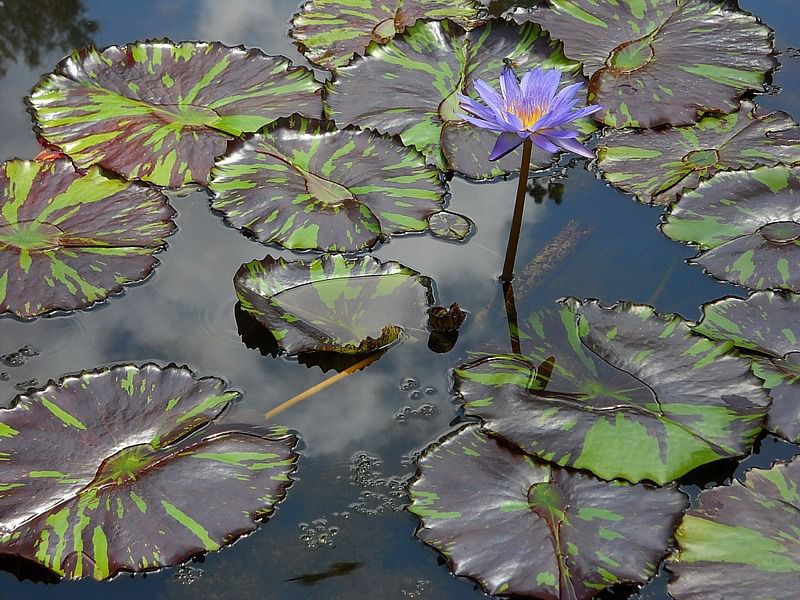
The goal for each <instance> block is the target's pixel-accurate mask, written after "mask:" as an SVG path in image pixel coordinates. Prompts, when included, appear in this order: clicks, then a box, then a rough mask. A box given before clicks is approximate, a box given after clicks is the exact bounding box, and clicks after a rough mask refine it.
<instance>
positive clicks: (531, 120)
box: [508, 103, 547, 129]
mask: <svg viewBox="0 0 800 600" xmlns="http://www.w3.org/2000/svg"><path fill="white" fill-rule="evenodd" d="M508 112H510V113H512V114H514V115H516V117H517V118H518V119H519V120H520V121H521V122H522V126H523V127H524V128H525V129H530V128H531V127H533V126H534V125H536V123H537V122H538V121H539V119H541V118H542V116H544V114H545V113H546V112H547V107H546V106H538V105H537V106H529V105H528V106H526V105H524V104H522V105H520V104H516V103H511V104H509V105H508Z"/></svg>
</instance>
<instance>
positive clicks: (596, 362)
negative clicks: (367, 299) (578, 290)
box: [455, 299, 769, 484]
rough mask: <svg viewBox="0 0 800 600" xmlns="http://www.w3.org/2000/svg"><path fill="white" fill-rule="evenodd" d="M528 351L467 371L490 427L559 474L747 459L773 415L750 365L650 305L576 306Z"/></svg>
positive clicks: (464, 391) (543, 320)
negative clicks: (769, 414)
mask: <svg viewBox="0 0 800 600" xmlns="http://www.w3.org/2000/svg"><path fill="white" fill-rule="evenodd" d="M519 338H520V343H521V346H522V350H523V354H522V355H516V354H507V355H492V356H485V357H482V358H479V359H477V360H474V361H472V362H469V363H467V364H465V365H462V366H460V367H458V368H457V369H456V371H455V390H456V392H457V393H458V394H459V396H460V398H461V400H462V401H463V403H464V410H465V411H466V413H467V414H468V415H471V416H476V417H480V418H481V419H482V420H483V422H484V426H485V428H486V429H487V430H489V431H491V432H492V433H494V434H496V435H499V436H501V437H503V438H505V439H507V440H509V441H510V442H512V443H514V444H516V445H518V446H520V447H521V448H522V449H523V450H524V451H525V452H528V453H530V454H534V455H536V456H538V457H540V458H542V459H544V460H548V461H551V462H554V463H556V464H559V465H561V466H570V467H575V468H580V469H587V470H589V471H591V472H592V473H594V474H595V475H597V476H598V477H601V478H603V479H615V478H622V479H626V480H628V481H632V482H638V481H643V480H649V481H654V482H656V483H659V484H663V483H666V482H668V481H672V480H674V479H677V478H678V477H680V476H682V475H684V474H685V473H688V472H689V471H691V470H692V469H694V468H695V467H698V466H700V465H703V464H706V463H709V462H713V461H716V460H719V459H723V458H731V457H735V456H741V455H743V454H746V453H747V452H749V451H750V449H751V448H752V445H753V442H754V441H755V439H756V437H757V436H758V434H759V433H760V432H761V430H762V429H763V422H764V418H765V416H766V413H767V410H768V409H769V399H768V397H767V394H766V392H765V391H764V390H763V389H762V387H761V384H760V381H759V380H758V379H757V378H756V377H754V376H753V374H752V373H751V372H750V361H749V360H747V359H745V358H741V357H739V356H738V355H737V353H736V352H735V351H734V350H732V346H733V344H732V343H730V342H715V341H712V340H710V339H708V338H705V337H703V336H701V335H698V334H695V333H693V332H692V331H691V329H690V328H689V324H688V323H687V322H686V321H684V320H683V319H682V318H681V317H680V316H678V315H670V314H666V315H662V314H659V313H656V312H655V311H654V310H653V308H652V307H649V306H644V305H638V304H631V303H620V304H617V305H614V306H613V307H611V308H605V307H602V306H601V305H600V304H599V303H597V302H596V301H592V302H585V303H580V302H578V301H576V300H574V299H569V300H567V301H566V303H565V306H564V307H563V308H562V309H560V310H558V311H543V312H540V313H535V314H534V315H532V316H531V317H530V318H529V319H528V320H527V321H525V322H523V323H521V324H520V332H519Z"/></svg>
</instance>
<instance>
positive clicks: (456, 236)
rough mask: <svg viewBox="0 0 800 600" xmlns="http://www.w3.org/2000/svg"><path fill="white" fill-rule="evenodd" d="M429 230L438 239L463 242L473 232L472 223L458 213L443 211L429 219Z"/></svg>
mask: <svg viewBox="0 0 800 600" xmlns="http://www.w3.org/2000/svg"><path fill="white" fill-rule="evenodd" d="M428 228H429V229H430V230H431V233H432V234H433V235H434V236H436V237H438V238H441V239H443V240H450V241H453V242H462V241H464V240H465V239H466V238H467V236H469V234H470V232H471V231H472V221H470V220H469V219H468V218H467V217H465V216H463V215H459V214H458V213H452V212H448V211H446V210H443V211H441V212H438V213H434V214H432V215H430V216H429V217H428Z"/></svg>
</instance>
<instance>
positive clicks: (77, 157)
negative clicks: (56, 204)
mask: <svg viewBox="0 0 800 600" xmlns="http://www.w3.org/2000/svg"><path fill="white" fill-rule="evenodd" d="M320 94H321V84H320V83H319V82H317V81H316V80H315V79H314V74H313V73H312V72H311V71H310V70H309V69H306V68H305V67H294V66H292V64H291V62H290V61H289V59H287V58H284V57H282V56H266V55H264V54H263V53H261V52H260V51H259V50H254V49H251V50H247V49H245V48H243V47H241V46H240V47H236V48H230V47H228V46H225V45H223V44H220V43H218V42H181V43H172V42H169V41H156V42H137V43H134V44H129V45H127V46H110V47H109V48H106V49H104V50H97V49H96V48H93V47H89V48H85V49H83V50H78V51H75V52H73V53H72V54H71V55H70V56H68V57H67V58H65V59H64V60H63V61H61V63H59V65H58V66H57V67H56V70H55V71H54V72H53V73H52V74H50V75H47V76H46V77H45V78H44V79H43V80H42V81H41V82H40V83H39V85H37V86H36V87H35V88H34V90H33V92H31V96H30V98H29V103H30V106H31V110H32V113H33V117H34V120H35V123H36V127H37V131H38V132H39V134H40V135H41V137H42V138H43V139H44V140H45V141H46V142H47V143H48V144H50V145H52V146H54V147H56V148H58V149H59V150H60V151H62V152H64V153H65V154H67V155H68V156H69V157H70V158H71V159H72V160H73V162H75V164H76V165H77V166H78V167H80V168H83V169H85V168H87V167H89V166H91V165H100V166H102V167H104V168H106V169H108V170H110V171H114V172H116V173H119V174H120V175H122V176H123V177H125V178H126V179H140V180H143V181H148V182H150V183H154V184H156V185H160V186H169V187H179V186H182V185H184V184H188V183H192V182H194V183H199V184H201V185H205V184H206V181H207V179H208V173H209V171H210V170H211V167H212V165H213V164H214V159H215V158H216V157H217V156H219V155H221V154H223V153H224V152H225V149H226V147H227V144H228V141H229V140H231V139H233V138H235V137H238V136H240V135H242V134H243V133H246V132H253V131H257V130H258V129H260V128H261V127H263V126H264V125H267V124H268V123H271V122H272V121H275V120H276V119H278V118H279V117H288V116H289V115H291V114H293V113H299V114H303V115H306V116H309V117H314V118H318V117H319V116H320V115H321V111H322V103H321V100H320Z"/></svg>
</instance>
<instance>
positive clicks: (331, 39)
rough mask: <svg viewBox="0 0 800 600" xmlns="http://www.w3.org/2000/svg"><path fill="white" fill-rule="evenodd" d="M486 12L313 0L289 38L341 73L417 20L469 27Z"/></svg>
mask: <svg viewBox="0 0 800 600" xmlns="http://www.w3.org/2000/svg"><path fill="white" fill-rule="evenodd" d="M483 12H484V11H483V7H482V6H481V4H480V3H479V2H476V1H475V0H393V1H389V2H386V1H381V0H367V1H363V0H362V1H359V2H353V1H352V0H333V1H331V0H321V1H318V0H311V2H306V3H305V4H304V5H303V6H302V7H301V8H300V12H298V13H297V14H296V15H295V16H294V17H293V18H292V29H291V30H290V31H289V36H290V37H291V38H292V39H293V40H294V42H295V44H297V46H298V48H299V49H300V51H301V52H302V53H303V54H304V55H305V57H306V58H307V59H308V60H309V61H311V62H312V63H314V64H315V65H319V66H320V67H322V68H323V69H332V70H335V69H337V68H338V67H343V66H344V65H346V64H347V63H348V62H350V60H351V59H352V58H353V56H354V55H356V54H359V55H362V54H364V50H366V48H367V46H369V45H370V44H371V43H373V42H374V43H376V44H383V43H386V42H387V41H389V40H390V39H392V38H393V37H394V36H395V35H396V34H398V33H402V32H403V31H405V29H406V27H410V26H411V25H413V24H414V23H416V22H417V20H420V19H425V20H437V21H441V20H443V19H450V20H452V21H456V22H458V23H459V24H460V25H462V26H464V27H469V26H470V25H475V24H477V23H478V22H479V21H478V20H479V19H480V17H481V15H482V14H483Z"/></svg>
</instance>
